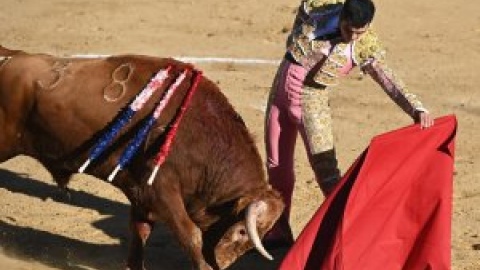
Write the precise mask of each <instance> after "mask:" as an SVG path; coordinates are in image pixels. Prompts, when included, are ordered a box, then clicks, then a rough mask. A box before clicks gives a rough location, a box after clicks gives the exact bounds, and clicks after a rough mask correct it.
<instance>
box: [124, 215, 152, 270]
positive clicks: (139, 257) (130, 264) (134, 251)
mask: <svg viewBox="0 0 480 270" xmlns="http://www.w3.org/2000/svg"><path fill="white" fill-rule="evenodd" d="M129 228H130V246H129V251H128V261H127V270H144V269H145V266H144V249H145V244H146V242H147V239H148V237H149V236H150V233H151V232H152V229H153V222H150V221H146V219H145V218H140V217H139V215H137V214H136V213H135V211H134V210H132V211H131V214H130V226H129Z"/></svg>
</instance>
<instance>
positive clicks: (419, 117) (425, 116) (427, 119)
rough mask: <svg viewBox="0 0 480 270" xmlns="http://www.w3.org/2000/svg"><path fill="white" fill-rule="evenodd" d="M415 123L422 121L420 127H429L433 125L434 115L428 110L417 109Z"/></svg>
mask: <svg viewBox="0 0 480 270" xmlns="http://www.w3.org/2000/svg"><path fill="white" fill-rule="evenodd" d="M415 123H420V128H422V129H424V128H429V127H431V126H433V124H434V121H433V117H432V116H431V115H430V113H428V112H424V111H417V112H416V113H415Z"/></svg>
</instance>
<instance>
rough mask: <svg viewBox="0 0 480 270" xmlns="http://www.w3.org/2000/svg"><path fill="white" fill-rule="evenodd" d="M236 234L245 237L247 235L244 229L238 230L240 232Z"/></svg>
mask: <svg viewBox="0 0 480 270" xmlns="http://www.w3.org/2000/svg"><path fill="white" fill-rule="evenodd" d="M238 233H240V235H241V236H245V235H246V234H247V232H246V231H245V229H240V231H238Z"/></svg>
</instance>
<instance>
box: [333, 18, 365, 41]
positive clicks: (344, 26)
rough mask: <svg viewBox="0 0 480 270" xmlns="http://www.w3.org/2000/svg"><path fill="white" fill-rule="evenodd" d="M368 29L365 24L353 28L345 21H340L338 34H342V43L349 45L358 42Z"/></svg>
mask: <svg viewBox="0 0 480 270" xmlns="http://www.w3.org/2000/svg"><path fill="white" fill-rule="evenodd" d="M368 27H370V24H366V25H365V26H362V27H354V26H352V25H351V24H350V22H348V21H346V20H341V21H340V33H341V34H342V41H343V42H345V43H349V42H352V41H356V40H358V39H359V38H360V37H361V36H362V35H363V34H365V32H366V31H367V30H368Z"/></svg>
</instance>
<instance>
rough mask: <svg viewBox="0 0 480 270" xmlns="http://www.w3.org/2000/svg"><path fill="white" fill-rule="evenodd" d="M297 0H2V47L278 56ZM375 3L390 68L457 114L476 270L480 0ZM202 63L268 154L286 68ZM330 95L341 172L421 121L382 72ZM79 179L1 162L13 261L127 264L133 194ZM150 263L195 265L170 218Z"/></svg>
mask: <svg viewBox="0 0 480 270" xmlns="http://www.w3.org/2000/svg"><path fill="white" fill-rule="evenodd" d="M297 5H298V0H276V1H274V0H266V1H260V2H259V1H256V0H243V1H232V0H224V1H216V0H201V1H193V0H177V1H173V0H157V1H145V0H138V1H127V0H117V1H109V0H95V1H93V0H77V1H66V0H42V1H38V0H1V5H0V36H1V40H0V44H2V45H3V46H6V47H10V48H15V49H22V50H26V51H30V52H46V53H51V54H54V55H59V56H64V55H75V54H119V53H135V54H149V55H155V56H195V57H236V58H259V59H269V60H279V59H280V58H281V56H282V55H283V50H284V48H283V46H284V40H285V37H286V35H287V32H288V30H289V28H290V26H291V22H292V20H293V16H294V11H295V8H296V6H297ZM377 7H378V16H377V17H376V19H375V25H376V28H377V30H378V32H379V33H380V35H381V37H382V39H383V41H384V43H385V45H386V47H387V49H388V52H389V59H390V62H391V63H392V66H393V67H395V69H396V70H397V71H398V73H399V74H401V75H402V77H403V78H404V79H405V81H406V82H407V83H408V85H409V86H410V88H411V90H412V91H413V92H415V93H417V94H418V95H419V96H420V97H421V98H422V100H423V101H424V103H425V104H426V105H427V106H428V108H429V109H430V110H431V112H432V113H433V114H434V115H436V116H442V115H446V114H456V116H457V117H458V121H459V131H458V137H457V153H456V162H455V167H456V172H455V179H454V215H453V221H452V222H453V232H452V257H453V265H452V268H453V269H457V270H460V269H462V270H463V269H467V270H474V269H476V270H478V269H480V208H479V207H478V206H479V205H480V183H479V178H480V160H479V155H478V153H479V152H480V145H479V143H478V142H479V141H480V135H479V133H478V131H479V125H480V123H479V120H480V105H479V104H480V94H479V93H478V89H477V86H478V85H480V76H478V68H479V66H478V63H479V61H480V15H479V14H480V13H479V11H480V2H479V1H476V0H469V1H468V0H457V1H437V0H422V1H415V0H403V1H395V0H381V1H380V0H378V1H377ZM197 67H198V68H200V69H202V70H204V72H205V74H206V76H208V77H210V78H211V79H212V80H213V81H215V82H217V83H218V84H219V85H220V87H221V88H222V90H223V91H224V92H225V94H226V95H227V96H228V98H229V99H230V101H231V102H232V103H233V104H234V106H235V107H236V109H237V110H238V111H239V112H240V114H241V115H242V116H243V118H244V120H245V121H246V123H247V125H248V126H249V128H250V130H251V131H252V133H253V134H254V135H255V137H256V138H257V143H258V147H259V149H260V150H261V152H262V155H263V147H264V146H263V139H262V138H263V114H264V107H265V103H266V97H267V93H268V91H269V88H270V85H271V82H272V79H273V75H274V73H275V71H276V66H275V65H272V64H270V65H269V64H263V65H240V64H232V63H198V64H197ZM332 104H333V107H334V118H335V132H336V141H337V148H338V152H339V161H340V165H341V168H342V169H343V170H345V169H347V168H348V166H349V165H350V164H351V163H352V161H353V160H354V159H355V158H356V157H357V156H358V155H359V154H360V153H361V151H362V150H363V149H364V148H365V146H366V145H368V142H369V140H370V139H371V138H372V137H373V136H374V135H376V134H380V133H383V132H386V131H389V130H391V129H395V128H398V127H401V126H404V125H407V124H409V123H410V122H409V119H408V117H407V116H406V115H404V114H403V113H402V112H401V111H400V110H399V109H398V108H397V107H396V106H395V105H394V104H393V103H392V102H390V100H389V99H388V97H387V96H386V95H385V94H383V93H382V91H381V90H380V89H379V88H378V87H376V86H375V85H374V84H373V83H372V82H371V80H369V79H368V78H366V79H361V78H360V77H359V75H358V74H357V73H354V74H352V76H350V79H348V80H347V81H346V82H345V83H344V84H343V86H342V87H340V88H339V89H338V91H335V92H334V94H333V96H332ZM0 132H1V131H0ZM298 145H299V146H301V144H298ZM296 160H297V163H296V164H297V165H296V172H297V175H298V181H297V183H296V190H295V195H294V208H293V216H292V218H291V222H292V224H293V228H294V231H295V234H298V233H299V232H300V230H301V229H302V227H303V226H304V224H305V222H307V221H308V220H309V218H310V216H311V214H312V213H313V211H315V209H317V207H318V206H319V205H320V203H321V202H322V200H323V198H322V196H321V195H320V192H319V189H318V187H317V186H316V184H315V181H314V180H313V176H312V173H311V171H310V168H309V166H308V164H307V161H306V159H305V155H304V150H303V147H298V148H297V155H296ZM71 188H72V189H73V193H72V195H73V196H72V200H71V201H65V200H63V199H62V198H61V197H60V196H59V195H58V193H57V190H56V188H55V185H53V183H52V181H51V176H50V175H49V174H48V172H47V171H46V170H45V169H44V168H43V167H42V166H41V165H39V164H38V163H37V162H36V161H35V160H33V159H31V158H28V157H17V158H14V159H12V160H9V161H7V162H4V163H2V164H0V248H1V252H0V253H1V255H0V268H1V269H12V270H20V269H22V270H27V269H35V270H49V269H61V270H66V269H75V270H84V269H121V268H122V265H123V263H124V258H125V254H126V251H127V250H126V247H127V246H126V243H127V233H126V229H127V224H126V222H127V213H128V204H127V202H126V200H125V198H124V197H123V195H122V193H120V192H119V191H118V190H116V189H114V188H113V187H111V186H110V185H108V184H106V183H104V182H102V181H100V180H98V179H95V178H93V177H89V176H87V175H75V176H74V177H73V179H72V182H71ZM279 257H280V258H281V254H277V258H279ZM147 260H148V264H147V266H149V267H150V269H188V268H189V264H188V262H187V260H186V257H185V256H184V255H183V253H182V251H181V250H180V249H179V248H178V246H177V245H176V243H175V242H174V241H173V240H172V238H171V236H170V234H169V233H168V232H167V231H166V230H165V229H162V228H160V229H159V230H158V231H157V232H156V234H155V235H154V236H153V237H152V239H151V241H150V242H149V247H148V251H147ZM248 261H250V263H248ZM254 261H255V262H256V263H254V264H252V263H251V262H254ZM257 261H260V262H262V260H261V259H259V258H258V257H256V255H255V254H250V255H249V256H247V258H246V259H244V260H243V261H241V262H239V264H237V265H236V269H246V268H247V267H248V268H249V269H253V268H252V265H255V266H256V267H259V269H273V268H274V264H275V263H270V264H268V263H263V262H262V263H257ZM243 262H245V263H243ZM242 263H243V264H242Z"/></svg>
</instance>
